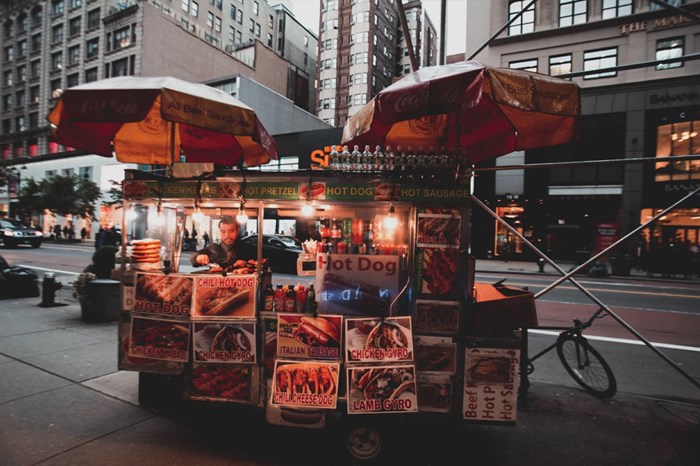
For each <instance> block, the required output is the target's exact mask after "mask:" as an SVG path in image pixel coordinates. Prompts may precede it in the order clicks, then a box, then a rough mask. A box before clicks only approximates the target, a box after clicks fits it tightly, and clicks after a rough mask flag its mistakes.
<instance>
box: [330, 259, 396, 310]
mask: <svg viewBox="0 0 700 466" xmlns="http://www.w3.org/2000/svg"><path fill="white" fill-rule="evenodd" d="M398 285H399V256H389V255H386V256H375V255H363V254H332V255H331V254H318V255H317V257H316V289H317V290H318V296H319V297H320V303H319V312H321V313H323V314H341V315H346V316H347V315H355V316H371V315H378V314H381V313H382V312H386V311H387V310H388V309H389V304H390V303H391V300H392V299H393V298H394V297H395V296H396V295H397V293H398Z"/></svg>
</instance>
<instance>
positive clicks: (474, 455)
mask: <svg viewBox="0 0 700 466" xmlns="http://www.w3.org/2000/svg"><path fill="white" fill-rule="evenodd" d="M509 267H515V264H513V263H511V264H510V266H509ZM68 296H70V294H69V292H67V291H66V290H62V291H61V293H60V294H59V299H58V302H63V303H66V302H67V303H68V304H67V305H65V306H57V307H51V308H43V307H40V306H38V303H39V302H40V298H26V299H14V300H12V299H11V300H4V301H2V303H1V304H0V322H2V324H1V325H0V451H1V452H2V453H0V455H1V457H2V460H1V461H0V463H2V464H3V465H7V466H12V465H35V464H41V465H82V464H84V465H91V466H92V465H129V466H133V465H137V464H138V465H146V464H149V465H188V466H190V465H207V466H209V465H225V464H226V465H228V464H234V465H238V464H245V465H266V466H269V465H276V464H280V465H281V464H299V465H308V464H319V465H327V464H337V462H336V461H335V460H333V459H329V458H333V456H328V455H337V451H336V452H335V453H333V452H330V453H324V447H322V446H320V445H334V446H335V448H337V444H336V443H335V442H333V441H327V442H323V443H322V444H311V443H309V442H313V439H315V438H316V437H313V435H314V432H312V431H305V430H301V429H294V430H289V429H282V430H280V429H275V428H271V427H269V426H264V425H263V423H262V422H260V419H258V420H257V421H250V420H248V421H246V420H245V419H247V418H245V417H241V416H240V415H237V414H235V413H236V412H235V411H230V410H232V409H234V408H236V407H240V406H230V405H227V406H222V405H213V406H212V405H211V404H208V405H207V406H206V408H209V409H205V407H204V406H202V405H194V404H193V405H188V406H189V408H187V409H183V410H181V411H175V412H174V411H173V410H172V408H171V409H170V410H167V409H164V410H162V411H158V410H152V409H146V408H144V407H141V406H139V405H138V401H137V400H138V394H137V392H138V376H137V373H134V372H125V371H118V370H117V323H116V322H112V323H102V324H95V323H84V322H82V321H81V318H80V309H79V306H78V304H77V303H75V302H74V301H69V300H68V299H67V297H68ZM572 384H573V382H572ZM213 408H215V409H213ZM404 430H406V432H403V433H401V435H402V436H403V437H402V442H401V444H402V447H401V450H402V451H403V452H404V453H405V456H406V458H408V459H409V460H407V461H403V462H402V463H401V464H416V465H438V464H455V458H464V459H465V460H466V459H468V460H469V463H470V464H477V465H478V464H484V465H501V466H502V465H514V466H515V465H518V466H522V465H547V464H563V463H566V464H568V465H589V464H598V465H613V464H615V465H619V464H636V465H688V466H689V465H692V464H697V463H696V461H697V459H698V458H700V445H699V442H698V439H700V394H699V396H698V402H697V403H688V402H685V403H681V402H676V401H673V400H669V399H658V398H651V397H640V396H631V395H629V394H625V393H618V394H617V395H616V396H615V397H614V398H612V399H610V400H606V401H601V400H597V399H595V398H592V397H590V396H589V395H587V394H585V393H584V392H582V391H581V390H580V389H578V388H574V387H573V386H561V385H553V384H546V383H541V382H539V383H538V382H533V384H532V387H531V388H530V390H529V392H528V400H527V403H526V406H525V407H521V408H520V409H519V411H518V420H517V424H516V426H515V427H506V426H486V425H468V426H464V428H459V429H454V428H451V429H444V428H441V427H440V426H434V425H429V424H425V425H423V427H422V428H421V429H420V430H413V429H404ZM409 431H410V432H409ZM409 434H410V436H409V437H408V438H407V437H406V435H409ZM319 435H331V434H330V433H329V432H326V433H323V434H321V433H319ZM412 435H415V436H416V437H415V438H413V437H412ZM261 444H262V445H261ZM410 445H414V446H415V448H412V447H409V446H410ZM328 448H330V447H328ZM402 456H404V455H402ZM387 461H388V462H387V463H385V464H396V463H392V461H391V460H387ZM460 462H461V461H460Z"/></svg>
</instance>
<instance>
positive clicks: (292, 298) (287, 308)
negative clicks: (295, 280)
mask: <svg viewBox="0 0 700 466" xmlns="http://www.w3.org/2000/svg"><path fill="white" fill-rule="evenodd" d="M296 310H297V293H296V291H294V286H292V285H288V286H287V293H286V294H285V296H284V312H296Z"/></svg>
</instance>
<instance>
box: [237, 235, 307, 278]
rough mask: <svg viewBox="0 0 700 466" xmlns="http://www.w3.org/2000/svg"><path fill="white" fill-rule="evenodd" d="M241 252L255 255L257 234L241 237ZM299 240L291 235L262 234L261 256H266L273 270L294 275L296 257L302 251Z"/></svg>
mask: <svg viewBox="0 0 700 466" xmlns="http://www.w3.org/2000/svg"><path fill="white" fill-rule="evenodd" d="M241 241H242V243H243V253H244V254H245V256H246V257H257V251H258V235H249V236H246V237H245V238H243V239H242V240H241ZM302 252H303V250H302V248H301V242H300V241H299V240H298V239H296V238H294V237H293V236H284V235H263V252H262V255H263V257H266V258H267V261H268V264H269V266H270V268H271V269H272V271H273V272H277V273H286V274H292V275H296V273H297V258H298V257H299V254H300V253H302Z"/></svg>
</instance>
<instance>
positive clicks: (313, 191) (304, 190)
mask: <svg viewBox="0 0 700 466" xmlns="http://www.w3.org/2000/svg"><path fill="white" fill-rule="evenodd" d="M325 198H326V183H323V182H320V181H314V182H312V183H300V184H299V199H325Z"/></svg>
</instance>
